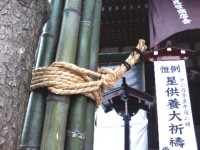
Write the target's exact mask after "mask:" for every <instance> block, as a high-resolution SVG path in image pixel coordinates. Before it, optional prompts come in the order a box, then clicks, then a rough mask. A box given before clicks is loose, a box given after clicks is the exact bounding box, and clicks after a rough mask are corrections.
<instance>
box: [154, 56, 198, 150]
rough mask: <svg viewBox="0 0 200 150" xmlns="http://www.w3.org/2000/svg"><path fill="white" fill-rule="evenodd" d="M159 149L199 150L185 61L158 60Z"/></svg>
mask: <svg viewBox="0 0 200 150" xmlns="http://www.w3.org/2000/svg"><path fill="white" fill-rule="evenodd" d="M154 71H155V85H156V97H157V112H158V132H159V148H160V150H183V149H184V150H197V143H196V137H195V132H194V124H193V118H192V111H191V104H190V96H189V90H188V82H187V75H186V69H185V62H184V61H183V60H181V61H155V62H154Z"/></svg>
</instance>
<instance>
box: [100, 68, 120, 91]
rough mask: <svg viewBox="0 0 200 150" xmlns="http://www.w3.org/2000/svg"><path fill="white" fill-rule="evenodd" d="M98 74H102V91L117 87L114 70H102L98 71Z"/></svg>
mask: <svg viewBox="0 0 200 150" xmlns="http://www.w3.org/2000/svg"><path fill="white" fill-rule="evenodd" d="M98 72H99V73H100V74H101V81H102V91H105V90H108V89H110V88H112V87H114V86H115V82H116V79H117V77H116V73H115V71H114V70H111V69H107V68H101V69H99V70H98Z"/></svg>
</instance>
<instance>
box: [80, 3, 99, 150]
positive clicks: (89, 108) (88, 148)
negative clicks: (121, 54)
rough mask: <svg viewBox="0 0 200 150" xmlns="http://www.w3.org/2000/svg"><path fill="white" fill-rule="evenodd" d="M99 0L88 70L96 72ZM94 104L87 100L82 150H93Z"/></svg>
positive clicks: (96, 8)
mask: <svg viewBox="0 0 200 150" xmlns="http://www.w3.org/2000/svg"><path fill="white" fill-rule="evenodd" d="M101 6H102V2H101V0H96V3H95V12H94V17H93V29H92V41H91V49H90V67H89V68H90V70H93V71H96V70H97V65H98V54H99V37H100V23H101ZM95 109H96V103H95V102H94V101H93V100H91V99H88V100H87V104H86V125H85V137H87V138H86V139H85V142H84V150H93V145H94V117H95Z"/></svg>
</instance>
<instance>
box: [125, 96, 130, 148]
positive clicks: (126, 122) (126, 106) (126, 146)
mask: <svg viewBox="0 0 200 150" xmlns="http://www.w3.org/2000/svg"><path fill="white" fill-rule="evenodd" d="M129 135H130V129H129V114H128V99H127V100H126V101H125V115H124V137H125V138H124V140H125V141H124V150H130V137H129Z"/></svg>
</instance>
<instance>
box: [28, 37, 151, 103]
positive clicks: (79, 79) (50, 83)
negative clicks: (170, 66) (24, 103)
mask: <svg viewBox="0 0 200 150" xmlns="http://www.w3.org/2000/svg"><path fill="white" fill-rule="evenodd" d="M137 48H138V49H139V50H140V51H141V52H143V51H144V50H146V48H147V47H146V45H145V41H144V40H142V39H140V40H139V43H138V45H137ZM139 57H140V54H138V53H137V52H133V53H132V54H130V56H129V57H128V58H127V59H126V61H125V62H126V64H127V63H128V64H129V65H130V66H132V65H134V64H135V63H136V62H137V61H138V59H139ZM126 64H122V65H121V66H119V67H118V68H116V69H115V70H111V69H107V68H101V69H99V70H98V71H97V72H94V71H91V70H87V69H84V68H80V67H78V66H76V65H74V64H71V63H66V62H54V63H52V64H51V65H50V66H49V67H41V68H38V69H36V70H33V72H32V75H33V76H32V80H31V86H30V88H31V90H34V89H36V88H41V87H47V88H48V90H49V91H50V92H52V93H54V94H59V95H72V94H83V95H85V96H87V97H89V98H91V99H93V100H95V101H96V105H97V106H99V105H100V104H101V102H102V98H103V92H104V91H105V90H108V89H110V88H112V87H114V85H115V82H116V81H117V80H118V79H119V78H121V77H122V76H123V74H124V73H125V72H126V71H127V66H126Z"/></svg>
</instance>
